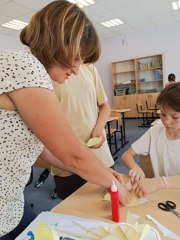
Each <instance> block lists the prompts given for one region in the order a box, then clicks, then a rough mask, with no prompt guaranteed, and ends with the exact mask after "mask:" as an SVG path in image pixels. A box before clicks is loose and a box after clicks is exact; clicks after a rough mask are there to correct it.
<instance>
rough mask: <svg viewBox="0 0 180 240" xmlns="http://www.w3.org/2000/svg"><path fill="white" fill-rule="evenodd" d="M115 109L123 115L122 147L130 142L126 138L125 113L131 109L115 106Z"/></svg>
mask: <svg viewBox="0 0 180 240" xmlns="http://www.w3.org/2000/svg"><path fill="white" fill-rule="evenodd" d="M113 111H115V112H117V113H120V114H121V115H122V127H123V139H122V147H124V146H125V145H126V144H127V143H128V142H129V141H127V140H126V126H125V113H126V112H129V111H131V109H129V108H127V109H123V108H115V109H113Z"/></svg>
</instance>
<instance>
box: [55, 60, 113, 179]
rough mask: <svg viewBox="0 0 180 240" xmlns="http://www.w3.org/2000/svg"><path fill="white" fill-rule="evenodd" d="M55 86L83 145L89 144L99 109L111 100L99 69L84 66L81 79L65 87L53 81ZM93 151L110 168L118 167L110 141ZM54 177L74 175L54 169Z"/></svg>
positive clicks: (76, 77) (63, 108)
mask: <svg viewBox="0 0 180 240" xmlns="http://www.w3.org/2000/svg"><path fill="white" fill-rule="evenodd" d="M53 87H54V90H55V92H56V94H57V96H58V98H59V101H60V103H61V107H62V110H63V112H64V114H65V116H66V119H67V120H68V122H69V124H70V126H71V128H72V129H73V132H74V133H75V135H76V136H77V137H78V138H79V139H81V140H82V141H83V142H84V141H85V142H87V141H88V140H89V139H90V138H91V133H92V130H93V128H94V127H95V125H96V121H97V118H98V110H99V109H98V106H99V105H101V104H102V103H104V102H106V101H107V97H106V94H105V92H104V88H103V85H102V82H101V79H100V76H99V74H98V72H97V69H96V68H95V67H94V66H93V65H92V64H90V65H81V66H80V69H79V73H78V75H77V76H75V75H72V76H71V77H70V78H68V79H67V80H66V82H65V83H64V84H58V83H56V82H53ZM104 134H105V133H104ZM91 151H92V152H93V153H94V154H95V155H96V156H97V157H98V158H99V159H100V160H101V161H102V163H103V164H104V165H105V166H106V167H110V166H112V165H113V164H114V160H113V158H112V156H111V153H110V151H109V147H108V143H107V140H106V141H105V142H104V144H103V145H102V146H101V147H100V148H99V149H91ZM52 174H53V175H59V176H69V175H72V173H68V172H65V171H62V170H59V169H56V168H54V167H52Z"/></svg>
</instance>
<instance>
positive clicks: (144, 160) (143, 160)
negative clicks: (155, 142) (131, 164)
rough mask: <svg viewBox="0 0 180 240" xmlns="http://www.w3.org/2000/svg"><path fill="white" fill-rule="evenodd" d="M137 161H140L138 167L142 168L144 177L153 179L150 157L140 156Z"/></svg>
mask: <svg viewBox="0 0 180 240" xmlns="http://www.w3.org/2000/svg"><path fill="white" fill-rule="evenodd" d="M139 160H140V167H141V168H142V170H143V172H144V174H145V176H146V177H148V178H152V177H154V172H153V168H152V164H151V159H150V156H149V155H147V156H143V155H140V156H139Z"/></svg>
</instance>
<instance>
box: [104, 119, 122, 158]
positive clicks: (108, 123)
mask: <svg viewBox="0 0 180 240" xmlns="http://www.w3.org/2000/svg"><path fill="white" fill-rule="evenodd" d="M118 120H119V117H109V118H108V120H107V123H106V124H107V131H108V142H109V149H110V152H111V154H112V155H115V154H116V153H117V152H118V151H119V150H120V148H118V146H117V139H116V135H115V139H114V141H115V142H114V143H112V141H111V122H113V121H116V122H117V126H116V128H118ZM115 130H116V129H115ZM112 144H115V152H113V151H112Z"/></svg>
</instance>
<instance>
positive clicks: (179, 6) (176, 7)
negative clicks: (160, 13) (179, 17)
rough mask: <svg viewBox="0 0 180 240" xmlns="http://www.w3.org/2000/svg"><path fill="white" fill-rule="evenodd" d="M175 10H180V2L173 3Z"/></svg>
mask: <svg viewBox="0 0 180 240" xmlns="http://www.w3.org/2000/svg"><path fill="white" fill-rule="evenodd" d="M171 5H172V9H173V10H178V9H179V8H180V0H179V1H175V2H172V3H171Z"/></svg>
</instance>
